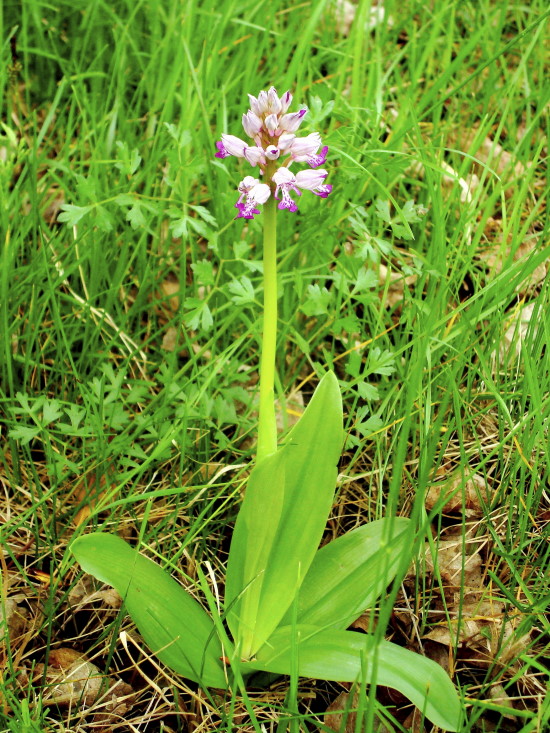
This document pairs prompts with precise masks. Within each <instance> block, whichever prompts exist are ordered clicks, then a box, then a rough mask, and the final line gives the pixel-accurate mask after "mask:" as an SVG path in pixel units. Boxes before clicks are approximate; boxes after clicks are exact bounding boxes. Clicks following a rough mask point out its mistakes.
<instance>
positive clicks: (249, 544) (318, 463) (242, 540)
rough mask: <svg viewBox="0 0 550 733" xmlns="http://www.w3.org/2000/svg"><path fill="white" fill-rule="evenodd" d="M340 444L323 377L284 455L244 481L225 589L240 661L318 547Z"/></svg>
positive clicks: (334, 404)
mask: <svg viewBox="0 0 550 733" xmlns="http://www.w3.org/2000/svg"><path fill="white" fill-rule="evenodd" d="M342 439H343V428H342V401H341V397H340V389H339V387H338V381H337V379H336V377H335V376H334V374H333V373H332V372H329V373H328V374H326V375H325V376H324V377H323V379H322V380H321V382H320V383H319V386H318V387H317V390H316V391H315V394H314V396H313V398H312V400H311V402H310V403H309V405H308V407H307V409H306V411H305V412H304V414H303V415H302V417H301V418H300V420H299V421H298V423H297V424H296V425H295V426H294V427H293V429H292V430H291V431H290V432H289V434H288V436H287V438H286V440H285V445H284V447H282V448H280V449H279V450H278V451H277V452H276V453H275V454H273V455H272V456H268V457H267V458H266V459H264V460H263V461H261V462H260V463H259V464H258V465H257V466H256V467H255V468H254V470H253V471H252V473H251V474H250V478H249V481H248V486H247V490H246V495H245V498H244V501H243V505H242V508H241V510H240V512H239V516H238V517H237V522H236V525H235V530H234V533H233V539H232V542H231V549H230V553H229V561H228V566H227V584H226V611H227V613H228V623H229V627H230V629H231V631H232V633H233V636H234V638H235V642H236V643H237V644H238V645H239V653H240V654H241V655H242V656H243V657H245V658H247V657H249V656H252V655H253V654H254V653H255V652H256V650H257V649H259V648H260V646H261V645H262V644H263V643H264V642H265V641H266V639H267V638H268V637H269V636H270V635H271V634H272V632H273V631H274V630H275V628H276V627H277V625H278V624H279V622H280V620H281V618H282V617H283V615H284V614H285V612H286V610H287V609H288V607H289V606H290V604H291V603H292V600H293V598H294V596H295V594H296V592H297V590H298V588H299V587H300V584H301V582H302V581H303V579H304V577H305V575H306V573H307V570H308V568H309V566H310V565H311V562H312V560H313V557H314V555H315V552H316V550H317V548H318V547H319V543H320V541H321V537H322V534H323V530H324V528H325V525H326V521H327V517H328V514H329V512H330V508H331V506H332V500H333V496H334V489H335V484H336V476H337V471H336V464H337V462H338V458H339V456H340V450H341V447H342Z"/></svg>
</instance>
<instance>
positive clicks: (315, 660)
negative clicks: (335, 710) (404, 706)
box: [247, 625, 463, 731]
mask: <svg viewBox="0 0 550 733" xmlns="http://www.w3.org/2000/svg"><path fill="white" fill-rule="evenodd" d="M292 665H295V666H297V668H298V671H299V674H300V676H302V677H312V678H316V679H323V680H333V681H335V682H356V681H358V682H362V683H366V684H369V683H376V684H377V685H385V686H387V687H392V688H393V689H395V690H399V692H401V693H402V694H403V695H405V696H406V697H407V698H408V699H409V700H411V702H413V703H414V704H415V705H416V707H417V708H419V710H421V711H422V713H423V714H424V715H425V716H426V717H427V718H428V719H429V720H431V721H432V723H434V724H435V725H437V726H439V727H440V728H443V729H445V730H449V731H457V730H459V728H460V725H461V720H462V715H463V711H462V705H461V702H460V699H459V697H458V695H457V691H456V689H455V687H454V685H453V683H452V682H451V680H450V678H449V677H448V675H447V674H446V673H445V671H444V670H443V669H442V668H441V667H440V666H439V665H438V664H437V663H436V662H433V661H432V660H431V659H427V658H426V657H422V656H421V655H420V654H415V653H414V652H411V651H409V650H408V649H403V648H402V647H400V646H397V644H392V643H391V642H389V641H382V642H380V643H379V644H378V645H376V643H375V641H374V639H373V637H370V636H366V635H365V634H359V633H356V632H353V631H334V630H320V629H319V628H317V627H314V626H309V625H298V626H295V627H291V626H285V627H281V628H280V629H278V630H277V631H276V632H275V634H273V636H272V637H271V638H270V640H269V644H266V645H265V646H264V647H263V648H262V649H260V650H259V652H258V654H257V657H256V660H255V661H254V662H253V663H250V664H249V665H247V667H248V669H255V670H259V669H261V670H263V671H266V672H271V673H274V674H288V673H289V671H290V670H291V669H292Z"/></svg>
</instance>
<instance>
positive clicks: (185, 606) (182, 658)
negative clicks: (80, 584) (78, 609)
mask: <svg viewBox="0 0 550 733" xmlns="http://www.w3.org/2000/svg"><path fill="white" fill-rule="evenodd" d="M71 550H72V552H73V554H74V556H75V557H76V559H77V560H78V562H79V563H80V565H81V566H82V568H83V569H84V570H85V572H87V573H90V574H91V575H94V576H95V577H96V578H98V579H99V580H101V581H102V582H103V583H109V585H112V586H113V587H114V588H116V589H117V591H118V592H119V593H120V594H121V596H122V597H123V599H124V603H125V605H126V608H127V610H128V613H129V614H130V616H131V617H132V619H133V621H134V622H135V624H136V626H137V627H138V629H139V631H140V633H141V635H142V636H143V638H144V640H145V642H146V643H147V645H148V646H149V647H150V649H151V650H152V651H153V652H154V654H155V655H156V656H157V657H158V658H159V659H160V660H161V661H162V662H164V664H166V665H167V666H168V667H170V668H171V669H173V670H174V671H175V672H177V673H178V674H181V675H182V676H184V677H187V678H188V679H191V680H194V681H195V682H199V683H200V684H202V685H205V686H209V687H219V688H226V687H227V680H226V677H225V674H224V668H223V666H222V663H221V661H220V657H222V656H223V655H224V652H223V651H222V647H221V644H220V642H219V639H218V636H217V634H216V632H215V628H214V623H213V621H212V619H211V618H210V616H208V614H207V613H206V611H205V610H204V609H203V608H202V606H201V605H200V604H199V603H197V601H196V600H195V599H194V598H192V597H191V596H190V595H189V593H187V591H186V590H185V589H184V588H182V586H181V585H179V583H177V582H176V581H175V580H174V579H173V578H172V577H171V576H170V575H169V574H168V573H167V572H165V571H164V570H163V569H162V568H161V567H159V566H158V565H157V564H156V563H154V562H153V561H152V560H149V558H147V557H145V556H144V555H141V554H140V553H139V552H138V551H137V550H135V549H134V548H132V547H131V546H130V545H129V544H128V543H126V542H125V541H124V540H123V539H121V538H120V537H117V536H116V535H110V534H107V533H103V532H96V533H94V534H89V535H85V536H83V537H79V538H78V539H76V540H75V541H74V542H73V544H72V546H71ZM225 653H226V654H227V653H228V650H225Z"/></svg>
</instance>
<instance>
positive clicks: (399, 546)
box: [281, 517, 410, 629]
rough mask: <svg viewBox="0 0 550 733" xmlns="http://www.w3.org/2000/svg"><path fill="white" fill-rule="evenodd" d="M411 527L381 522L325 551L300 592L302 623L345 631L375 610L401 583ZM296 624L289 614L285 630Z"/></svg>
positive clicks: (317, 557)
mask: <svg viewBox="0 0 550 733" xmlns="http://www.w3.org/2000/svg"><path fill="white" fill-rule="evenodd" d="M409 526H410V520H409V519H405V518H403V517H394V518H391V519H381V520H378V521H376V522H369V524H365V525H363V526H362V527H358V528H357V529H354V530H352V531H351V532H347V533H346V534H344V535H342V536H341V537H338V539H335V540H333V541H332V542H329V543H328V544H327V545H325V546H324V547H322V548H321V549H320V550H319V551H318V552H317V553H316V554H315V557H314V559H313V562H312V564H311V567H310V568H309V571H308V573H307V575H306V577H305V579H304V582H303V583H302V585H301V587H300V590H299V591H298V608H297V620H298V623H301V624H313V625H315V626H320V627H328V626H334V627H335V628H340V629H345V628H346V627H347V626H349V624H350V623H351V622H352V621H354V620H355V619H356V618H357V617H358V616H359V615H360V614H361V613H362V612H363V611H364V610H365V609H367V608H370V607H371V606H372V604H373V603H374V602H375V601H376V599H377V598H378V596H379V595H380V594H381V593H383V592H384V590H385V589H386V588H387V587H388V585H389V584H390V583H391V581H392V580H393V579H394V578H395V574H396V573H397V570H398V568H399V564H400V560H401V557H402V553H403V552H406V550H407V545H408V542H409V532H408V531H407V529H408V527H409ZM290 622H291V614H290V611H288V612H287V614H286V616H285V618H284V619H283V620H282V622H281V625H285V624H290Z"/></svg>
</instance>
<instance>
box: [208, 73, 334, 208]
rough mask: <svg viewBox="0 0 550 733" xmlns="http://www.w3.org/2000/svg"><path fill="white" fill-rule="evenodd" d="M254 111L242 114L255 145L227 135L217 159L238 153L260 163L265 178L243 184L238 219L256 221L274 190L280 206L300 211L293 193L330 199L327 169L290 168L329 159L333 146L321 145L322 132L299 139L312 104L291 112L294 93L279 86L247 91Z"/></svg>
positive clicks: (314, 165) (312, 165)
mask: <svg viewBox="0 0 550 733" xmlns="http://www.w3.org/2000/svg"><path fill="white" fill-rule="evenodd" d="M248 98H249V100H250V109H249V110H248V112H246V113H245V114H243V117H242V123H243V129H244V131H245V133H246V135H247V136H248V137H249V138H251V139H252V141H253V144H252V145H250V144H248V143H247V142H245V141H244V140H241V138H239V137H236V136H235V135H227V134H223V135H222V138H221V140H220V141H218V142H217V143H216V147H217V148H218V151H217V153H216V157H217V158H227V157H228V156H230V155H233V156H235V157H237V158H244V159H245V160H246V161H248V163H250V165H252V166H258V167H259V169H260V175H262V176H263V177H264V179H263V182H262V181H261V180H260V179H258V178H254V177H253V176H246V177H245V178H244V179H243V180H242V181H241V183H240V184H239V187H238V190H239V194H240V195H239V199H238V201H237V203H236V204H235V206H236V207H237V209H238V210H239V214H238V216H237V218H242V219H252V218H254V215H255V214H259V213H260V212H259V210H258V208H257V207H258V206H259V205H260V204H264V203H265V202H266V201H267V200H268V198H269V196H270V195H271V194H273V195H274V196H275V197H276V198H277V199H278V200H279V196H280V203H279V209H288V210H289V211H296V210H297V208H298V206H297V204H296V202H295V201H294V199H293V198H292V197H291V195H290V194H291V193H295V194H296V195H297V196H301V194H302V191H303V190H307V191H311V192H312V193H314V194H315V195H316V196H320V197H321V198H326V197H327V196H328V195H329V193H330V192H331V191H332V186H331V185H327V184H325V183H324V181H325V178H326V177H327V175H328V174H327V172H326V171H325V170H323V169H320V170H303V171H298V172H297V173H296V174H294V173H292V172H291V171H290V170H289V168H290V166H291V165H293V164H294V163H306V164H307V165H308V166H310V169H318V168H319V167H320V166H322V165H324V163H325V161H326V159H327V153H328V147H327V146H326V145H325V146H324V147H323V148H321V151H320V152H319V148H320V147H321V144H322V143H321V136H320V135H319V133H318V132H311V133H310V134H309V135H306V136H305V137H296V131H297V130H298V128H299V127H300V125H301V124H302V121H303V119H304V117H305V116H306V114H307V107H302V108H301V109H300V110H298V112H288V111H287V110H288V108H289V107H290V104H291V102H292V94H291V93H290V92H285V93H284V94H283V95H282V96H281V97H279V95H278V94H277V90H276V89H275V87H270V89H268V91H267V92H266V91H261V92H260V93H259V94H258V96H257V97H254V96H252V95H251V94H249V95H248Z"/></svg>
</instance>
